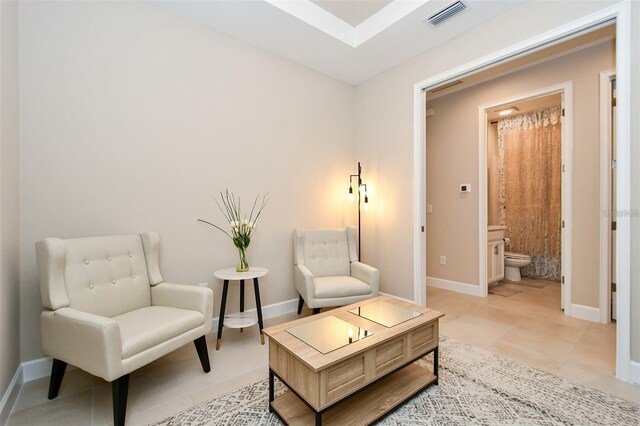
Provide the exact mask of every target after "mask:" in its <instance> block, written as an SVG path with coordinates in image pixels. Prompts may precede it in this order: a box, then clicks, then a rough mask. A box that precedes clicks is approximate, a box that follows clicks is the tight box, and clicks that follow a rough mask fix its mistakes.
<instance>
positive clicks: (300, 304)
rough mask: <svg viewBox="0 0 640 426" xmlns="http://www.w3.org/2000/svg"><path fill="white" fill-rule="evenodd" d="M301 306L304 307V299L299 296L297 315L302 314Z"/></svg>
mask: <svg viewBox="0 0 640 426" xmlns="http://www.w3.org/2000/svg"><path fill="white" fill-rule="evenodd" d="M302 306H304V299H303V298H302V296H300V299H298V315H300V314H301V313H302Z"/></svg>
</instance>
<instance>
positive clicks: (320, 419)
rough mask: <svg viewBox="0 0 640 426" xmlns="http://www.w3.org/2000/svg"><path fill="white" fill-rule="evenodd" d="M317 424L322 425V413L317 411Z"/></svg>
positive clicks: (317, 425)
mask: <svg viewBox="0 0 640 426" xmlns="http://www.w3.org/2000/svg"><path fill="white" fill-rule="evenodd" d="M316 426H322V413H316Z"/></svg>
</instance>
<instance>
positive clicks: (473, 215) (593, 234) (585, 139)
mask: <svg viewBox="0 0 640 426" xmlns="http://www.w3.org/2000/svg"><path fill="white" fill-rule="evenodd" d="M614 52H615V46H614V42H613V41H606V42H603V43H600V44H598V45H596V46H593V47H590V48H587V49H583V50H580V51H578V52H575V53H572V54H569V55H566V56H563V57H561V58H557V59H554V60H550V61H547V62H544V63H542V64H539V65H535V66H532V67H529V68H527V69H524V70H521V71H519V72H515V73H512V74H509V75H506V76H503V77H500V78H498V79H496V80H492V81H489V82H486V83H483V84H479V85H477V86H472V87H470V88H468V89H466V90H462V91H459V92H456V93H453V94H451V95H448V96H444V97H441V98H438V99H435V100H433V101H427V105H428V107H429V108H430V109H432V110H433V111H434V115H433V116H430V117H427V136H426V139H427V202H428V203H430V204H432V205H433V211H434V213H433V214H428V215H427V232H428V234H427V275H428V276H429V277H434V278H440V279H445V280H450V281H459V282H463V283H467V284H474V285H478V259H479V252H478V243H477V242H478V226H479V225H478V215H479V212H478V200H479V196H480V192H481V191H480V189H479V187H478V126H479V123H478V107H479V106H480V105H483V104H487V103H492V102H495V101H499V100H501V99H506V98H511V97H515V96H518V95H521V94H524V93H527V92H531V91H533V90H536V89H541V88H544V87H548V86H552V85H554V84H559V83H562V82H565V81H572V82H573V91H574V93H573V100H574V120H573V124H574V147H573V180H574V188H576V190H575V191H573V200H572V201H573V216H572V220H573V238H572V243H573V252H572V273H573V280H572V298H571V302H572V303H573V304H579V305H585V306H591V307H596V308H597V307H598V306H599V282H598V277H599V274H598V272H599V269H598V262H595V261H594V259H598V257H599V250H600V246H599V232H600V230H599V223H600V199H599V197H600V195H599V190H598V188H599V187H600V169H599V165H600V160H599V152H600V138H599V135H600V134H599V124H598V121H599V113H600V112H599V111H600V110H599V74H600V72H601V71H605V70H608V69H611V68H615V55H614ZM452 169H453V170H452ZM460 183H471V186H472V188H477V190H475V191H473V192H471V193H470V194H460V193H459V192H458V189H457V188H458V184H460ZM441 255H446V256H447V265H446V266H442V265H440V264H439V256H441Z"/></svg>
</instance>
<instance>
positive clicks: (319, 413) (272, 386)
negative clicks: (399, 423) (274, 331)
mask: <svg viewBox="0 0 640 426" xmlns="http://www.w3.org/2000/svg"><path fill="white" fill-rule="evenodd" d="M432 352H433V375H434V376H436V380H435V381H434V382H430V383H427V384H426V385H424V386H422V387H421V388H419V389H417V390H416V391H415V392H412V393H411V394H409V395H408V398H411V397H413V396H414V395H416V394H418V393H420V392H422V391H423V390H425V389H426V388H428V387H429V386H431V385H437V384H438V346H436V347H435V348H433V349H431V350H430V351H428V352H425V353H424V354H421V355H419V356H417V357H415V358H414V359H412V360H411V361H408V362H406V363H405V364H403V365H401V366H400V367H398V368H396V369H395V370H392V371H390V372H388V373H387V374H385V375H383V376H381V377H379V378H377V379H376V380H374V381H373V382H371V383H369V384H367V385H365V386H364V387H362V388H360V389H358V390H357V391H355V392H353V393H351V394H349V395H347V396H345V397H344V398H342V399H340V400H338V401H336V402H334V403H332V404H331V405H329V406H327V407H325V408H323V409H322V410H320V411H318V410H316V409H315V408H314V407H313V406H312V405H311V404H309V403H308V402H307V401H306V400H305V399H304V398H303V397H302V396H301V395H300V394H298V392H296V391H295V389H293V388H292V387H290V386H289V385H288V384H287V382H285V381H284V380H283V379H282V377H280V376H279V375H278V373H276V372H275V371H273V370H272V369H271V368H269V412H270V413H274V414H275V415H276V416H278V418H279V419H280V420H281V421H282V422H283V423H285V424H287V421H286V420H285V419H283V418H282V417H281V416H280V414H278V412H277V411H275V410H274V409H273V406H272V405H271V404H272V402H273V401H274V400H275V377H277V378H278V380H280V381H281V382H282V384H283V385H285V386H286V388H287V389H288V390H289V391H291V392H293V394H294V395H295V396H297V397H298V399H300V401H302V402H304V404H305V405H306V406H307V407H309V408H310V409H311V411H313V413H314V414H315V418H316V426H321V425H322V415H323V414H324V413H326V412H327V411H329V410H331V409H332V408H333V407H335V406H336V405H339V404H342V403H343V402H345V401H347V400H349V399H350V398H353V397H354V396H356V395H358V394H360V393H362V392H364V391H366V390H367V389H369V388H370V387H371V386H373V385H375V384H376V383H378V382H379V381H381V380H383V379H385V378H387V377H388V376H390V375H392V374H394V373H396V372H398V371H400V370H402V369H403V368H405V367H406V366H408V365H410V364H413V363H414V362H416V361H417V360H419V359H420V358H423V357H425V356H427V355H429V354H430V353H432ZM398 407H400V405H396V406H395V407H393V408H392V409H391V410H389V411H387V412H386V413H384V414H383V416H382V417H380V418H378V419H376V421H377V420H380V419H382V418H384V417H386V416H388V415H389V414H391V413H392V412H393V411H395V410H396V409H397V408H398Z"/></svg>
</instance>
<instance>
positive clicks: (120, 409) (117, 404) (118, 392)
mask: <svg viewBox="0 0 640 426" xmlns="http://www.w3.org/2000/svg"><path fill="white" fill-rule="evenodd" d="M128 393H129V375H128V374H125V375H124V376H122V377H120V378H118V379H115V380H114V381H113V382H111V395H112V396H113V424H114V425H115V426H124V419H125V417H126V415H127V394H128Z"/></svg>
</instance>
